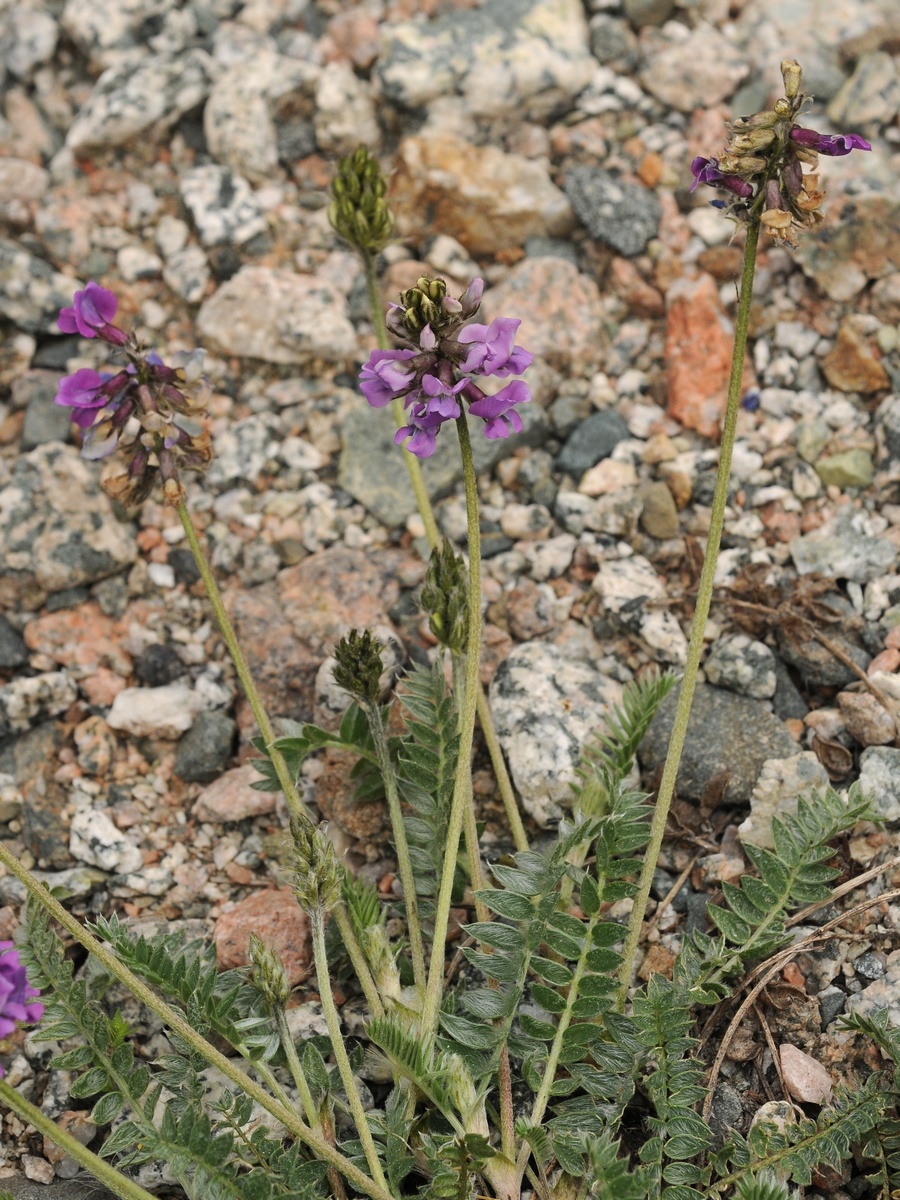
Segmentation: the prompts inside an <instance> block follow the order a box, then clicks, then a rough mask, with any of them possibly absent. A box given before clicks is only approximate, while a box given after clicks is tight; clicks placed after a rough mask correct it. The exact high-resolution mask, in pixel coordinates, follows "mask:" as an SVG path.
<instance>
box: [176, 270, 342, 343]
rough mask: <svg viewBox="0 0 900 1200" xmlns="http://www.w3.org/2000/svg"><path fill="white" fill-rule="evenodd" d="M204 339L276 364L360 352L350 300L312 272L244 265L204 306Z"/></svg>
mask: <svg viewBox="0 0 900 1200" xmlns="http://www.w3.org/2000/svg"><path fill="white" fill-rule="evenodd" d="M197 334H198V337H199V339H200V340H201V342H203V343H204V344H205V345H207V346H210V347H211V348H213V349H216V350H219V351H221V352H222V353H223V354H236V355H238V356H239V357H245V358H261V359H263V360H264V361H265V362H272V363H306V362H309V361H310V360H311V359H316V358H320V359H326V360H328V361H329V362H343V361H344V360H345V359H347V358H349V357H350V356H351V355H352V354H354V353H355V352H356V334H355V332H354V330H353V326H352V325H351V324H350V321H349V320H348V319H347V313H346V303H345V299H344V296H343V295H342V294H341V292H340V291H339V290H338V289H337V288H336V287H334V285H333V284H330V283H325V282H324V281H323V280H320V279H317V278H315V277H313V276H312V275H300V274H296V273H294V272H292V271H276V270H273V269H271V268H269V267H249V266H248V267H242V268H241V269H240V271H238V273H237V275H235V276H234V278H233V279H229V280H228V282H227V283H224V284H223V285H222V286H221V287H220V288H219V290H218V291H217V292H216V293H215V295H214V296H211V297H210V299H209V300H207V301H206V302H205V304H204V305H203V306H202V307H201V309H200V312H199V314H198V316H197Z"/></svg>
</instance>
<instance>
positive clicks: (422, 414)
mask: <svg viewBox="0 0 900 1200" xmlns="http://www.w3.org/2000/svg"><path fill="white" fill-rule="evenodd" d="M446 420H447V418H446V417H442V416H441V415H440V413H432V412H428V411H427V406H426V405H422V406H420V408H419V410H418V411H414V412H412V413H410V416H409V424H408V425H403V426H401V428H400V429H398V430H397V432H396V434H395V435H394V444H395V445H397V446H399V445H400V443H401V442H402V441H403V440H404V438H409V441H408V442H407V443H406V449H407V450H408V451H409V452H410V454H415V456H416V458H431V456H432V454H434V448H435V439H436V438H437V435H438V430H439V429H440V427H441V426H442V425H443V424H444V422H445V421H446Z"/></svg>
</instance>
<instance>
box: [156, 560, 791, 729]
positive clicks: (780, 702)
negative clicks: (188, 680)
mask: <svg viewBox="0 0 900 1200" xmlns="http://www.w3.org/2000/svg"><path fill="white" fill-rule="evenodd" d="M169 558H170V561H171V555H170V556H169ZM774 657H775V664H774V665H775V681H776V682H775V694H774V696H773V697H772V708H773V710H774V712H775V716H776V717H780V718H781V719H782V721H790V720H800V721H802V720H803V718H804V717H805V716H806V714H807V713H808V712H809V705H808V704H807V703H806V701H805V700H804V699H803V697H802V696H801V694H800V692H799V691H798V690H797V688H796V686H795V684H794V681H793V679H791V676H790V673H789V672H788V669H787V667H786V666H785V665H784V663H783V662H782V661H781V659H780V658H779V657H778V656H777V655H775V656H774Z"/></svg>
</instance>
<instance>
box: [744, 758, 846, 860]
mask: <svg viewBox="0 0 900 1200" xmlns="http://www.w3.org/2000/svg"><path fill="white" fill-rule="evenodd" d="M795 745H796V744H795ZM828 785H829V779H828V772H827V771H826V770H825V768H824V767H823V766H822V764H821V763H820V762H819V760H818V758H817V757H816V756H815V754H813V752H812V751H811V750H804V751H802V752H797V753H794V754H791V755H790V756H789V757H786V758H777V759H776V758H773V759H769V760H768V761H767V762H766V763H765V764H764V766H763V768H762V770H761V772H760V775H759V779H758V780H757V783H756V786H755V787H754V789H753V793H752V795H751V796H750V816H749V817H747V819H746V820H745V821H744V822H743V823H742V824H741V825H739V826H738V834H739V835H740V838H741V841H744V842H752V843H753V844H754V845H755V846H765V848H766V849H767V850H772V849H774V846H775V843H774V842H773V840H772V818H773V817H778V818H783V817H785V816H794V814H795V813H796V812H797V800H798V798H799V797H800V796H803V797H805V798H807V799H808V798H809V796H810V793H811V791H812V790H813V789H815V790H817V791H823V790H824V789H825V788H827V787H828Z"/></svg>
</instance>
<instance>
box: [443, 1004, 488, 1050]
mask: <svg viewBox="0 0 900 1200" xmlns="http://www.w3.org/2000/svg"><path fill="white" fill-rule="evenodd" d="M441 1026H442V1028H443V1029H445V1030H446V1032H447V1033H448V1034H449V1035H450V1036H451V1037H452V1038H453V1040H454V1041H457V1042H459V1043H460V1045H462V1046H468V1047H469V1048H470V1049H472V1050H492V1049H493V1048H494V1046H496V1045H497V1042H498V1041H499V1040H500V1038H501V1036H502V1030H500V1029H494V1028H493V1027H492V1026H491V1025H478V1024H476V1023H475V1022H474V1021H469V1020H467V1019H466V1018H465V1017H458V1016H456V1014H455V1013H441Z"/></svg>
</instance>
